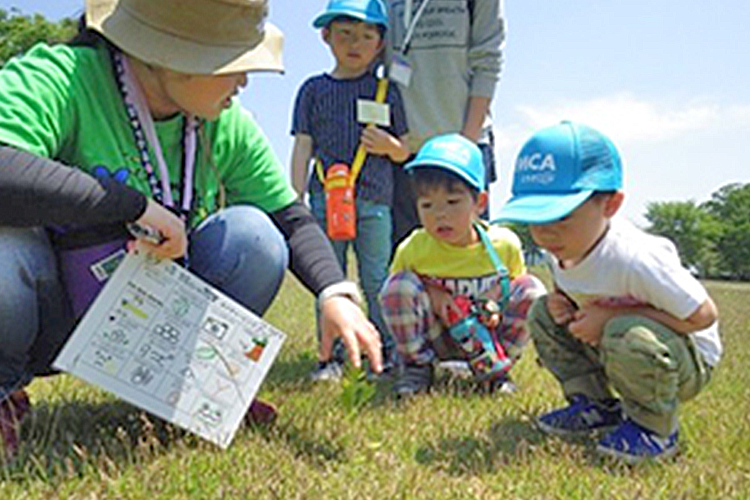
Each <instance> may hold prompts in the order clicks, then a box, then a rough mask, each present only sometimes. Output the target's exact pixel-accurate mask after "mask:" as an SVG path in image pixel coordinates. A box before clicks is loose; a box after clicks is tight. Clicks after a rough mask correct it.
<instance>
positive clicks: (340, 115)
mask: <svg viewBox="0 0 750 500" xmlns="http://www.w3.org/2000/svg"><path fill="white" fill-rule="evenodd" d="M377 84H378V81H377V78H375V76H374V75H373V74H372V73H365V74H364V75H362V76H360V77H358V78H354V79H347V80H339V79H336V78H333V77H332V76H331V75H329V74H327V73H324V74H321V75H317V76H314V77H311V78H309V79H307V80H306V81H305V83H303V84H302V87H300V90H299V92H298V93H297V99H296V101H295V103H294V115H293V116H292V134H293V135H296V134H305V135H309V136H310V137H312V142H313V153H312V154H313V158H319V159H320V160H321V161H322V162H323V166H324V167H326V168H327V167H329V166H331V165H333V164H334V163H346V164H347V165H350V166H351V164H352V161H353V160H354V154H355V153H356V151H357V147H358V146H359V138H360V136H361V135H362V129H363V127H364V125H363V124H361V123H358V122H357V99H368V100H374V99H375V92H376V90H377ZM386 102H387V103H388V104H389V107H390V114H391V125H390V127H384V129H385V130H387V131H388V132H390V133H391V135H393V136H394V137H401V136H403V135H404V134H406V132H407V126H406V116H405V114H404V105H403V101H402V100H401V94H400V93H399V91H398V88H397V87H396V85H389V86H388V94H387V96H386ZM392 165H393V163H392V162H391V159H390V158H389V157H387V156H374V155H367V159H366V160H365V164H364V166H363V167H362V171H361V172H360V174H359V178H358V179H357V197H358V198H361V199H363V200H368V201H372V202H374V203H381V204H385V205H388V206H390V205H391V203H392V197H393V170H392ZM322 191H323V186H322V184H321V182H320V179H318V176H317V175H316V174H315V171H314V170H313V175H312V179H311V181H310V192H311V193H313V194H314V193H320V192H322Z"/></svg>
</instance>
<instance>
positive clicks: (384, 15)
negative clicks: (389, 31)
mask: <svg viewBox="0 0 750 500" xmlns="http://www.w3.org/2000/svg"><path fill="white" fill-rule="evenodd" d="M339 16H346V17H351V18H352V19H356V20H358V21H362V22H363V23H367V24H379V25H381V26H383V27H384V28H388V9H387V8H386V6H385V3H383V0H330V1H329V2H328V6H327V7H326V10H325V11H323V12H322V13H321V14H318V16H317V17H316V18H315V19H314V20H313V26H314V27H315V28H325V27H326V26H328V24H329V23H330V22H331V21H333V20H334V19H335V18H337V17H339Z"/></svg>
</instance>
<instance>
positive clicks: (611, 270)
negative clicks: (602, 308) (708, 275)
mask: <svg viewBox="0 0 750 500" xmlns="http://www.w3.org/2000/svg"><path fill="white" fill-rule="evenodd" d="M550 260H551V262H550V267H551V270H552V274H553V277H554V280H555V283H556V284H557V286H558V288H560V289H561V290H562V291H563V292H565V293H566V294H567V295H568V296H569V297H570V298H571V299H572V300H574V301H575V302H576V303H577V304H578V305H579V306H581V305H583V304H585V303H587V302H588V301H590V300H593V299H607V300H611V301H614V302H617V303H621V304H628V305H637V304H648V305H650V306H653V307H655V308H657V309H661V310H663V311H666V312H668V313H669V314H671V315H673V316H675V317H676V318H679V319H685V318H687V317H688V316H690V315H691V314H693V313H694V312H695V311H696V310H697V309H698V307H699V306H700V305H701V304H703V302H705V300H706V299H707V298H708V293H707V292H706V289H705V288H703V285H701V283H700V282H699V281H698V280H697V279H695V278H694V277H693V276H692V275H691V274H690V272H689V271H688V270H687V269H685V268H684V267H683V266H682V263H681V262H680V257H679V255H678V254H677V249H676V248H675V246H674V244H673V243H672V242H671V241H670V240H668V239H666V238H663V237H660V236H654V235H651V234H648V233H646V232H644V231H641V230H640V229H638V228H636V227H635V226H633V225H632V224H630V223H629V222H627V221H624V220H618V219H615V220H612V221H611V224H610V228H609V230H608V231H607V234H606V235H605V236H604V238H602V240H601V241H600V242H599V243H598V244H597V245H596V247H595V248H594V249H593V250H592V251H591V253H590V254H589V255H587V256H586V258H585V259H584V260H583V261H581V262H580V263H578V264H577V265H575V266H574V267H572V268H570V269H562V268H561V267H560V265H559V263H558V262H557V259H554V258H552V259H550ZM690 336H691V337H692V338H693V339H694V341H695V344H696V346H697V348H698V350H699V351H700V353H701V355H702V356H703V358H704V360H705V361H706V363H708V364H709V365H711V366H715V365H716V364H717V363H718V362H719V359H720V358H721V354H722V345H721V339H720V337H719V326H718V322H715V323H714V324H713V325H711V326H710V327H708V328H706V329H705V330H700V331H697V332H693V333H691V334H690Z"/></svg>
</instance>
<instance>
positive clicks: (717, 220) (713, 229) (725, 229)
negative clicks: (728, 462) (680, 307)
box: [0, 8, 750, 281]
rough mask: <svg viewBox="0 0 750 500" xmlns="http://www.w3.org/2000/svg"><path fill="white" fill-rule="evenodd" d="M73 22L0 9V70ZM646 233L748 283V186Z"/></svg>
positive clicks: (663, 213) (666, 209) (706, 269)
mask: <svg viewBox="0 0 750 500" xmlns="http://www.w3.org/2000/svg"><path fill="white" fill-rule="evenodd" d="M76 28H77V21H76V20H75V19H70V18H66V19H62V20H61V21H59V22H57V23H54V22H50V21H48V20H46V19H45V18H44V16H42V15H40V14H34V15H23V14H21V12H20V11H19V10H18V9H15V8H11V9H10V11H6V10H3V9H0V66H3V65H4V64H5V63H6V62H7V61H8V59H10V58H11V57H13V56H14V55H16V54H19V53H20V52H23V51H24V50H26V49H28V48H30V47H31V46H32V45H34V44H35V43H37V42H38V41H42V40H43V41H46V42H47V43H56V42H61V41H65V40H68V39H70V38H71V37H72V36H73V35H74V34H75V32H76ZM644 217H645V218H646V220H647V221H648V223H649V225H648V227H646V228H645V230H646V231H648V232H650V233H652V234H658V235H661V236H665V237H667V238H669V239H670V240H672V241H673V242H674V244H675V245H676V246H677V248H678V250H679V252H680V257H681V258H682V262H683V264H684V265H685V266H687V267H689V268H690V269H691V270H692V271H693V272H694V273H695V274H697V275H698V276H700V277H701V278H721V279H734V280H743V281H750V183H747V184H742V183H734V184H728V185H726V186H724V187H722V188H720V189H719V190H718V191H716V192H715V193H713V194H712V195H711V199H710V200H709V201H707V202H705V203H700V204H699V203H696V202H695V201H693V200H689V201H668V202H651V203H648V204H647V205H646V213H645V214H644ZM511 226H512V228H513V229H514V230H515V231H516V233H517V234H518V235H519V236H520V237H521V241H522V242H523V245H524V248H525V249H526V254H527V257H528V259H527V260H529V262H530V263H531V264H534V263H538V259H539V257H540V254H539V250H538V247H537V246H536V245H535V244H534V241H533V240H532V239H531V234H530V233H529V231H528V227H524V226H520V225H515V224H513V225H511Z"/></svg>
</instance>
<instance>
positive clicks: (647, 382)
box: [528, 296, 711, 436]
mask: <svg viewBox="0 0 750 500" xmlns="http://www.w3.org/2000/svg"><path fill="white" fill-rule="evenodd" d="M545 299H546V296H545V297H541V298H539V299H538V300H537V301H536V302H534V304H533V305H532V307H531V310H530V311H529V316H528V328H529V330H530V332H531V337H532V339H533V340H534V345H535V346H536V350H537V352H538V353H539V357H540V358H541V361H542V362H543V364H544V366H545V367H547V368H548V369H549V370H550V371H551V372H552V374H553V375H554V376H555V377H556V378H557V380H558V381H559V382H560V384H561V385H562V390H563V393H564V394H565V396H566V397H570V396H571V395H573V394H583V395H586V396H588V397H589V398H590V399H594V400H602V399H608V398H613V397H619V398H620V399H621V401H622V405H623V410H624V411H625V414H626V415H627V416H628V417H629V418H631V419H633V420H634V421H635V422H637V423H638V424H640V425H642V426H643V427H646V428H648V429H651V430H653V431H655V432H657V433H658V434H661V435H664V436H666V435H669V434H670V433H672V432H673V431H675V430H676V429H677V407H678V404H679V402H681V401H686V400H688V399H691V398H693V397H694V396H695V395H696V394H698V392H700V390H701V389H702V388H703V387H704V386H705V385H706V384H707V383H708V381H709V378H710V372H711V369H710V367H708V366H707V365H706V364H705V363H704V361H703V359H702V357H701V356H700V355H699V354H698V352H697V350H696V348H695V345H694V344H693V341H692V340H691V339H690V338H689V337H688V336H686V335H682V334H678V333H676V332H674V331H672V330H670V329H669V328H667V327H666V326H664V325H662V324H661V323H657V322H656V321H653V320H650V319H648V318H645V317H642V316H618V317H616V318H614V319H612V320H610V321H609V322H608V323H607V324H606V325H605V327H604V332H603V334H602V338H601V342H600V344H599V346H597V347H592V346H590V345H588V344H584V343H583V342H581V341H579V340H578V339H576V338H575V337H573V336H572V335H571V334H570V333H569V332H568V329H567V327H566V326H560V325H557V324H555V322H554V321H553V320H552V317H551V316H550V314H549V311H548V310H547V301H546V300H545Z"/></svg>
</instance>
